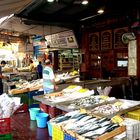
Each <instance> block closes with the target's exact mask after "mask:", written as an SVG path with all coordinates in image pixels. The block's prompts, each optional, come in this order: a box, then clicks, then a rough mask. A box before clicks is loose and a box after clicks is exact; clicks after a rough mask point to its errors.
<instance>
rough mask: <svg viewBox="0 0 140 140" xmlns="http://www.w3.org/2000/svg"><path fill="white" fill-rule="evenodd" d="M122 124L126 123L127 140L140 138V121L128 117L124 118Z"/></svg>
mask: <svg viewBox="0 0 140 140" xmlns="http://www.w3.org/2000/svg"><path fill="white" fill-rule="evenodd" d="M124 124H125V125H126V136H127V140H138V139H140V121H138V120H134V119H130V118H125V120H124Z"/></svg>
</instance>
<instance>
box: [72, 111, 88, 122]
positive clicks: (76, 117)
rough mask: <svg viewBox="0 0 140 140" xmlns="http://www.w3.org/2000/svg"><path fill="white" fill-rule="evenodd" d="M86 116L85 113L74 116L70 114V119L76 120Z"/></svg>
mask: <svg viewBox="0 0 140 140" xmlns="http://www.w3.org/2000/svg"><path fill="white" fill-rule="evenodd" d="M85 116H87V114H86V113H83V114H77V115H75V116H72V117H71V119H76V120H77V121H79V120H80V119H82V118H83V117H85Z"/></svg>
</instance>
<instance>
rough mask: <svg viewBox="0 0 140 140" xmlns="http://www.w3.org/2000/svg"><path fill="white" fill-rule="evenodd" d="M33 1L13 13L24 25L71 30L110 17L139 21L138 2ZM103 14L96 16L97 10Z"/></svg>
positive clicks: (116, 0)
mask: <svg viewBox="0 0 140 140" xmlns="http://www.w3.org/2000/svg"><path fill="white" fill-rule="evenodd" d="M81 1H82V0H55V1H54V2H53V3H49V2H47V0H33V1H32V3H30V4H29V5H28V6H26V7H25V8H24V9H22V10H20V11H18V12H16V13H15V15H16V16H17V17H20V18H21V19H22V21H23V22H24V23H25V24H28V25H31V24H46V25H57V26H64V27H68V28H73V27H76V26H79V25H82V24H86V23H88V22H90V21H91V20H94V21H96V20H97V19H99V18H106V17H112V16H118V17H119V16H120V15H121V16H122V15H123V16H126V17H127V18H128V20H129V21H133V20H136V19H139V8H140V0H88V1H89V3H88V5H82V4H81ZM100 8H102V9H104V11H105V12H104V14H102V15H100V14H97V10H98V9H100Z"/></svg>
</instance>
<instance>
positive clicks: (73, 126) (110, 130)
mask: <svg viewBox="0 0 140 140" xmlns="http://www.w3.org/2000/svg"><path fill="white" fill-rule="evenodd" d="M49 124H50V125H51V126H52V139H55V138H56V137H57V138H58V139H59V138H60V139H61V138H62V137H64V138H65V137H67V136H69V137H71V139H76V140H107V139H110V138H113V137H114V136H116V135H118V134H121V133H122V132H124V131H125V126H124V125H120V124H118V123H115V122H114V121H113V119H108V118H106V117H93V116H90V115H88V114H86V113H82V112H80V111H73V112H69V113H66V114H65V115H63V116H58V117H56V118H53V119H51V120H50V121H49ZM58 132H59V136H58V134H57V133H58Z"/></svg>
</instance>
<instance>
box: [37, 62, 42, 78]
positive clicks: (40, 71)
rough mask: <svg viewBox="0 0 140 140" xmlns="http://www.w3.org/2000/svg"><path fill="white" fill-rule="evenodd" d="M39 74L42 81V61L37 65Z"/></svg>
mask: <svg viewBox="0 0 140 140" xmlns="http://www.w3.org/2000/svg"><path fill="white" fill-rule="evenodd" d="M37 73H38V78H39V79H42V74H43V66H42V63H41V61H39V64H38V65H37Z"/></svg>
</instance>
